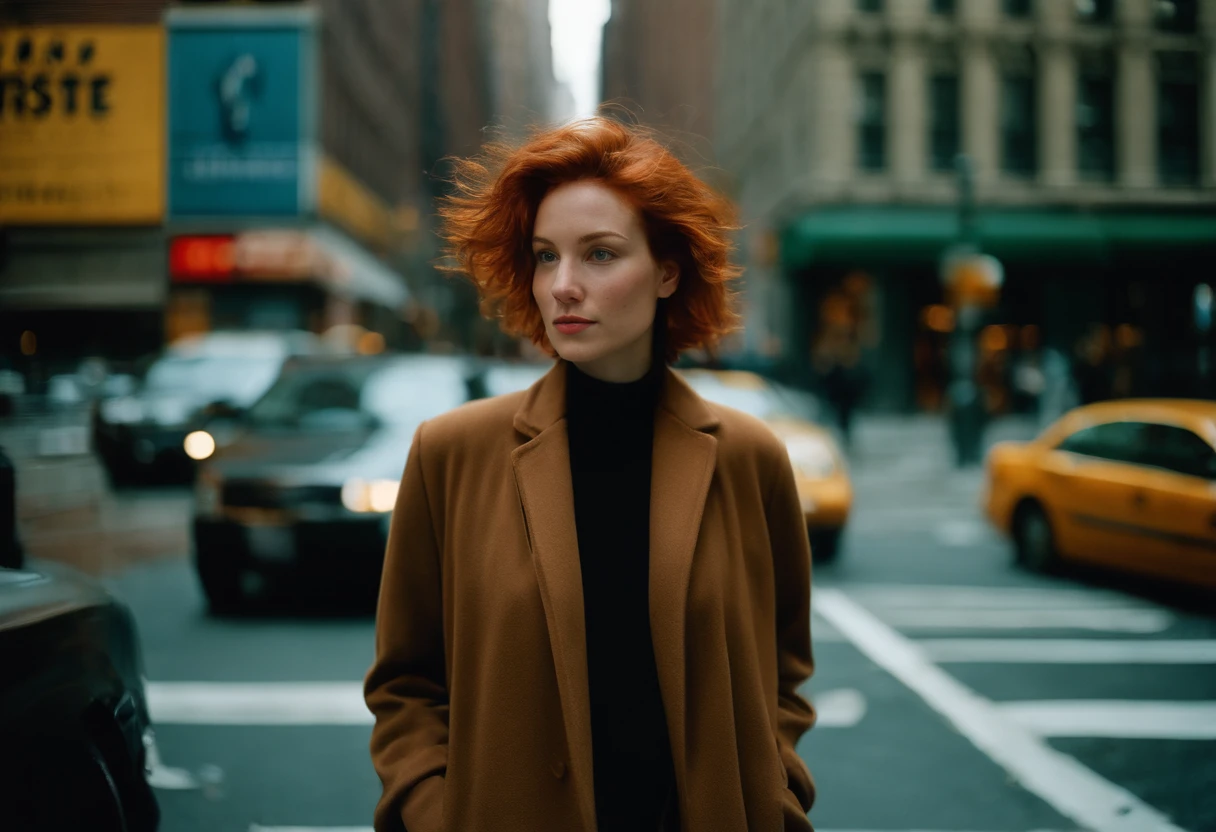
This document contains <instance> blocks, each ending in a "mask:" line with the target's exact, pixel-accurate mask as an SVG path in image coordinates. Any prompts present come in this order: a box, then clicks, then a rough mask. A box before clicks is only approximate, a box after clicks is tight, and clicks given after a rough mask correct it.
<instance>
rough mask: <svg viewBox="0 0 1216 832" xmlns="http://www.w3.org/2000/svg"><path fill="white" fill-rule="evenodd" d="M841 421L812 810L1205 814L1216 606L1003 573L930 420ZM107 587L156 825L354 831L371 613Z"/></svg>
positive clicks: (1003, 821)
mask: <svg viewBox="0 0 1216 832" xmlns="http://www.w3.org/2000/svg"><path fill="white" fill-rule="evenodd" d="M859 428H860V429H859V434H858V441H857V447H858V449H857V451H856V458H857V461H856V464H855V467H854V470H853V477H854V481H855V484H856V486H857V490H858V498H857V509H856V514H855V516H854V519H853V522H852V524H851V529H850V532H849V536H848V539H847V544H846V546H845V548H844V551H843V553H842V556H841V560H840V562H839V563H837V564H835V565H833V566H830V567H823V568H820V569H819V570H818V572H817V574H816V584H815V586H816V594H815V618H814V621H813V625H812V626H813V632H814V637H815V644H816V660H817V664H818V668H817V671H816V675H815V677H814V678H813V680H812V681H811V683H810V685H809V686H808V690H807V693H808V694H809V695H810V697H811V698H812V699H813V700H815V702H816V703H817V705H818V707H819V710H820V721H819V724H818V726H817V727H816V728H815V729H814V730H813V731H811V732H810V733H809V734H808V735H807V736H806V737H805V738H804V739H803V742H802V744H801V745H800V747H799V751H800V753H801V754H802V755H803V757H804V759H806V760H807V762H808V764H809V765H810V767H811V770H812V771H813V772H814V774H815V776H816V779H817V782H818V786H819V797H818V801H817V803H816V806H815V808H814V811H813V812H812V816H811V817H812V820H813V821H814V823H815V826H816V828H817V829H819V830H892V832H895V830H914V829H915V830H976V831H977V832H1022V830H1026V831H1027V832H1028V831H1029V830H1073V829H1097V830H1107V829H1109V830H1116V829H1118V830H1123V829H1128V830H1131V829H1138V830H1139V829H1145V830H1147V829H1162V830H1171V829H1186V830H1192V831H1193V832H1197V831H1198V830H1210V829H1214V828H1216V793H1213V791H1212V789H1211V784H1212V783H1213V782H1216V618H1214V617H1212V616H1210V615H1208V616H1205V615H1201V614H1199V613H1197V612H1194V611H1188V610H1187V608H1186V606H1185V605H1184V604H1182V602H1178V603H1174V602H1171V601H1169V600H1168V599H1162V597H1161V596H1160V594H1158V595H1157V596H1155V599H1154V600H1149V599H1148V598H1145V597H1142V596H1140V595H1138V594H1131V593H1129V592H1128V591H1127V589H1126V588H1125V587H1124V588H1117V587H1112V586H1111V585H1109V582H1103V581H1101V580H1097V581H1095V579H1093V578H1091V577H1086V578H1084V579H1083V580H1079V579H1077V578H1076V577H1075V576H1074V577H1063V578H1043V577H1038V576H1033V575H1028V574H1026V573H1024V572H1021V571H1018V570H1015V569H1013V568H1012V567H1011V565H1010V558H1009V553H1008V549H1007V546H1006V544H1005V542H1004V541H1003V540H1001V539H999V538H998V537H996V536H995V534H994V533H992V532H991V531H990V530H988V529H987V528H986V526H985V525H984V524H983V523H982V522H981V520H980V517H979V513H978V511H977V510H976V508H975V505H976V500H977V497H978V493H979V483H980V475H979V473H978V472H975V471H972V472H964V473H958V472H953V471H950V470H949V469H948V468H946V467H945V466H944V463H943V462H942V460H944V459H946V458H947V454H946V452H945V450H946V449H945V447H944V441H945V440H944V431H943V429H942V427H941V424H940V422H937V421H935V420H932V419H922V420H889V421H883V420H877V419H869V420H863V421H862V423H861V424H860V426H859ZM1024 430H1025V428H1024V426H1021V425H1014V426H1013V427H1012V428H1011V429H1010V431H1011V433H1012V435H1019V433H1018V432H1019V431H1023V432H1024ZM171 494H172V496H173V497H174V498H175V499H177V500H178V501H179V502H180V503H182V504H183V505H182V510H184V504H185V503H186V501H188V499H189V496H188V492H186V491H185V490H179V491H177V492H171ZM126 499H130V500H133V501H137V502H138V501H140V500H149V499H157V500H161V501H164V500H165V499H166V495H165V493H164V492H160V493H159V494H156V493H154V492H138V493H136V494H135V495H134V496H132V497H130V498H126ZM107 583H108V584H109V586H110V587H111V588H112V590H113V591H115V592H116V593H117V594H118V595H120V596H121V597H122V598H124V599H125V600H126V601H127V602H128V603H130V604H131V606H132V607H133V609H134V610H135V613H136V616H137V618H138V621H139V625H140V631H141V635H142V638H143V643H144V650H145V658H146V662H147V673H148V677H149V680H150V695H151V700H152V707H153V717H154V720H155V722H156V724H157V742H158V750H159V757H160V761H159V765H158V767H157V770H156V773H155V778H154V782H155V784H156V785H157V786H158V796H159V798H160V802H161V806H162V810H163V816H164V821H163V824H162V829H164V830H165V832H182V831H184V830H200V831H201V830H207V832H224V831H225V830H232V831H233V832H246V830H270V829H274V830H286V829H297V830H298V829H310V830H311V829H317V830H338V829H346V830H356V829H368V828H369V827H370V817H371V809H372V806H373V805H374V803H375V800H376V798H377V795H378V793H379V784H378V781H377V780H376V777H375V774H374V773H373V771H372V769H371V766H370V763H369V760H368V752H367V741H368V736H369V731H370V717H369V716H368V715H367V713H366V711H365V710H364V708H363V704H362V700H361V695H360V680H361V678H362V676H363V673H364V671H365V670H366V669H367V667H368V664H369V662H370V660H371V656H372V636H373V624H372V620H371V618H370V616H349V615H346V616H344V615H338V614H334V613H322V614H315V613H309V612H308V611H293V610H287V611H267V612H264V613H261V614H257V615H253V616H250V617H246V618H241V619H214V618H211V617H209V616H207V615H206V613H205V610H204V605H203V601H202V596H201V593H200V592H199V589H198V587H197V584H196V582H195V578H194V575H193V572H192V570H191V568H190V565H189V559H188V557H187V554H186V553H184V552H183V553H181V555H180V556H174V557H166V558H161V559H158V560H153V561H147V560H145V561H141V562H140V563H137V564H135V565H133V566H131V567H130V568H127V569H125V570H123V571H121V572H118V573H116V574H113V575H112V576H111V577H110V578H108V579H107Z"/></svg>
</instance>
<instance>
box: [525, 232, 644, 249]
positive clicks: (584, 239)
mask: <svg viewBox="0 0 1216 832" xmlns="http://www.w3.org/2000/svg"><path fill="white" fill-rule="evenodd" d="M604 237H618V238H620V239H622V240H625V241H626V242H628V240H629V238H628V237H626V236H625V235H624V234H618V233H617V232H615V231H593V232H591V233H590V234H584V235H583V236H581V237H579V238H578V245H580V246H581V245H583V244H584V243H589V242H591V241H592V240H600V239H603V238H604ZM537 243H540V244H542V245H546V246H551V245H553V241H552V240H546V239H545V238H544V237H533V238H532V244H533V245H536V244H537Z"/></svg>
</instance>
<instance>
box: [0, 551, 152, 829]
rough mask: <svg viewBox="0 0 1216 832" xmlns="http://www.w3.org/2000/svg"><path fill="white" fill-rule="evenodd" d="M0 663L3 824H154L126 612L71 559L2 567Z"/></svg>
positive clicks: (138, 670)
mask: <svg viewBox="0 0 1216 832" xmlns="http://www.w3.org/2000/svg"><path fill="white" fill-rule="evenodd" d="M0 667H3V669H4V670H3V673H2V674H0V678H2V679H3V680H4V681H3V683H0V736H2V737H3V738H4V741H3V742H2V743H0V791H2V793H3V794H4V799H3V801H0V828H3V829H14V830H16V829H20V830H23V832H62V830H69V829H88V830H94V831H95V832H144V830H154V829H156V826H157V822H158V819H159V810H158V808H157V804H156V799H155V797H154V796H153V794H152V790H151V789H150V788H149V786H148V780H147V772H146V767H145V766H146V751H145V748H146V747H147V745H146V743H150V740H151V730H150V723H149V718H148V707H147V701H146V699H145V694H144V686H143V676H142V674H143V667H142V660H141V655H140V649H139V640H138V636H137V633H136V628H135V622H134V619H133V618H132V616H131V613H130V611H129V610H128V609H127V608H126V607H125V606H124V605H123V604H121V603H120V602H118V601H117V600H116V599H114V598H113V597H112V596H110V595H109V594H108V593H106V592H105V590H104V589H102V588H101V587H100V586H98V585H97V584H96V583H94V582H93V581H91V580H89V579H87V578H85V577H84V576H82V575H79V574H77V573H75V572H72V571H70V570H68V569H66V568H64V567H54V566H51V565H47V566H45V567H39V568H38V569H37V570H16V569H4V568H0Z"/></svg>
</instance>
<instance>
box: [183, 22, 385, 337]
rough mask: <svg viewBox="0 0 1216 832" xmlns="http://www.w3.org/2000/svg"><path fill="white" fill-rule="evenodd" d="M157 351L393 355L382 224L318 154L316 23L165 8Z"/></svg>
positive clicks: (373, 201) (343, 175)
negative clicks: (278, 340)
mask: <svg viewBox="0 0 1216 832" xmlns="http://www.w3.org/2000/svg"><path fill="white" fill-rule="evenodd" d="M167 22H168V28H169V90H170V102H171V106H170V109H169V175H168V185H169V237H170V240H169V256H168V259H167V264H168V269H167V274H168V285H169V289H168V292H169V300H168V304H167V309H166V319H165V327H166V334H167V336H168V337H169V338H174V337H178V336H180V335H183V334H187V333H189V332H195V331H200V330H208V329H216V328H259V329H264V328H271V329H308V330H312V331H314V332H318V333H322V332H325V331H327V330H329V329H330V328H332V327H334V326H345V325H358V326H362V327H365V328H368V329H372V330H373V331H376V332H378V333H380V335H382V336H383V337H384V339H385V341H386V342H387V343H389V344H390V345H402V344H403V341H404V340H405V339H406V338H407V336H408V326H407V324H406V323H405V317H406V312H407V308H408V301H409V292H408V291H407V289H406V285H405V282H404V280H403V278H402V277H401V275H399V274H397V273H396V272H395V271H393V270H392V269H391V268H390V267H389V266H387V265H386V264H385V262H384V260H383V255H385V254H386V253H388V251H389V250H390V249H391V246H392V242H393V240H392V237H393V219H392V216H393V215H392V212H391V211H390V209H389V208H388V206H386V205H385V204H384V203H383V202H382V201H381V200H380V199H378V198H377V197H376V196H375V195H374V194H372V193H371V192H370V190H369V189H368V188H366V187H365V186H364V185H363V184H362V183H360V182H358V181H356V180H355V179H354V178H353V177H351V176H350V174H349V173H347V172H346V171H345V170H344V169H343V168H342V167H341V166H340V165H339V164H337V162H336V161H335V160H333V159H331V158H330V157H328V156H327V155H326V154H325V152H324V150H323V149H322V147H321V146H320V141H319V136H318V130H317V124H316V113H317V109H318V101H317V95H318V92H317V84H316V80H315V79H316V75H317V43H316V39H317V28H318V25H319V20H318V15H317V11H316V9H314V8H311V7H300V6H292V7H284V8H267V7H247V8H233V7H222V8H218V9H217V8H174V9H172V10H171V11H170V12H169V14H168V17H167Z"/></svg>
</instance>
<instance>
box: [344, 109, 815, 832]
mask: <svg viewBox="0 0 1216 832" xmlns="http://www.w3.org/2000/svg"><path fill="white" fill-rule="evenodd" d="M455 170H456V174H455V185H456V189H455V192H454V195H453V196H451V197H450V198H448V199H447V200H446V201H445V204H444V207H443V208H442V210H441V216H442V221H443V224H442V229H441V231H442V233H443V235H444V238H445V240H446V241H447V243H448V253H449V254H450V255H451V257H452V261H451V262H452V263H454V264H455V265H454V266H453V268H456V269H459V270H461V271H462V272H463V273H464V274H466V275H468V276H469V277H470V278H471V279H472V281H473V282H474V284H475V285H476V287H477V289H478V290H479V292H480V295H481V298H482V301H483V308H484V309H485V310H486V311H487V312H489V313H490V314H493V315H494V316H496V317H497V318H498V320H499V321H500V323H501V325H502V326H503V327H504V329H505V330H507V331H508V332H510V333H513V334H517V335H522V336H524V337H526V338H528V339H530V340H531V341H532V342H533V343H535V344H536V345H538V346H539V347H541V348H542V349H544V350H545V351H546V352H547V353H548V354H550V355H552V356H554V357H555V358H556V359H557V360H556V362H555V364H554V366H553V368H552V369H551V370H550V371H549V372H548V373H547V374H546V375H545V376H544V377H543V378H542V379H541V380H540V381H538V382H537V383H536V384H534V385H533V386H532V387H531V388H530V389H529V390H527V391H526V392H521V393H515V394H509V395H505V396H500V397H497V398H492V399H487V400H483V401H478V402H474V403H472V404H469V405H465V406H463V407H461V408H458V409H457V410H455V411H452V412H449V413H448V414H446V415H444V416H441V417H438V418H436V419H432V420H430V421H428V422H426V423H424V424H423V425H422V426H421V427H419V428H418V431H417V433H416V434H415V436H414V441H413V445H412V447H411V449H410V453H409V458H408V461H407V462H406V465H405V473H404V476H403V478H402V481H401V486H400V490H399V492H398V497H397V504H396V508H395V510H394V513H393V518H392V524H391V529H390V532H389V542H388V548H387V553H386V557H385V564H384V573H383V578H382V583H381V589H380V602H379V610H378V613H377V622H376V654H375V661H374V664H373V666H372V668H371V670H370V671H369V673H368V676H367V679H366V684H365V695H366V699H367V704H368V707H369V709H370V710H371V711H372V713H373V714H374V715H375V727H374V729H373V731H372V740H371V754H372V761H373V763H374V765H375V768H376V770H377V772H378V774H379V776H380V779H381V781H382V783H383V786H384V789H383V795H382V797H381V799H380V802H379V805H378V806H377V808H376V812H375V826H376V829H377V830H380V832H385V831H386V830H400V829H403V828H404V829H408V830H409V832H440V830H446V831H447V832H480V831H481V830H496V832H512V831H513V830H518V832H536V830H562V832H575V831H577V832H595V831H596V830H599V832H615V830H630V832H636V831H637V830H656V832H657V831H658V830H697V831H698V832H700V831H701V830H723V832H727V831H729V832H739V831H740V830H765V832H768V830H809V829H810V824H809V822H808V820H807V817H806V814H807V811H808V810H809V808H810V806H811V802H812V800H813V798H814V785H813V781H812V780H811V777H810V774H809V772H808V771H807V769H806V767H805V765H804V764H803V762H802V761H801V759H800V758H799V756H798V755H797V753H796V752H795V744H796V743H797V741H798V739H799V737H800V736H801V735H802V734H803V733H804V732H805V731H806V730H807V729H808V728H810V726H811V724H812V723H813V722H814V712H813V710H812V709H811V707H810V705H809V704H808V703H807V702H806V701H805V700H804V699H803V698H802V697H801V696H800V695H799V693H798V689H799V687H800V686H801V685H802V684H803V683H804V682H805V681H806V680H807V678H808V677H809V676H810V674H811V672H812V667H813V665H812V657H811V639H810V622H809V615H810V580H811V575H810V551H809V548H808V544H807V533H806V527H805V523H804V520H803V515H802V510H801V507H800V505H799V500H798V494H797V491H796V489H795V486H794V480H793V475H792V472H791V469H790V463H789V458H788V455H787V453H786V450H785V448H784V446H783V444H782V443H781V441H780V440H779V439H777V438H776V437H775V436H774V435H773V433H772V432H771V431H770V430H769V429H768V428H767V427H765V426H764V425H763V424H762V423H761V422H759V421H757V420H755V419H753V418H751V417H749V416H746V415H744V414H743V413H740V412H738V411H736V410H732V409H730V408H726V407H722V406H719V405H716V404H710V403H708V402H706V401H704V400H702V399H701V398H700V397H699V396H698V395H697V394H696V393H694V392H693V391H692V389H691V388H690V387H689V386H688V385H687V384H686V383H685V382H684V381H682V380H681V379H680V378H679V377H678V376H677V375H675V374H674V373H673V372H672V371H671V370H670V369H669V365H670V364H671V363H672V362H673V361H674V360H675V358H676V357H677V356H678V355H679V354H680V353H681V352H682V351H683V350H686V349H691V348H694V347H698V346H710V345H712V344H713V343H714V342H715V341H716V339H717V338H718V337H719V336H721V335H722V334H724V333H725V332H727V331H729V330H730V329H732V328H733V327H734V326H735V325H736V322H737V320H738V317H737V315H736V314H735V313H734V312H733V311H731V309H730V301H731V290H730V284H731V281H732V280H733V279H734V278H735V277H736V276H737V275H738V273H739V270H738V269H737V268H735V267H734V266H732V265H731V264H730V262H729V259H728V255H729V250H730V243H729V235H730V233H731V231H732V227H733V226H732V221H733V217H732V213H731V211H730V207H729V204H728V203H727V202H726V201H725V200H724V199H722V198H721V197H719V196H717V195H716V194H715V193H714V192H713V191H711V190H710V189H709V188H707V187H706V186H705V185H704V184H703V183H702V182H701V181H699V180H698V179H697V178H696V177H695V176H694V175H693V174H692V172H691V171H689V170H688V168H686V167H685V166H684V165H683V164H681V163H680V162H679V161H677V160H676V158H675V157H674V156H673V155H672V154H671V153H670V152H669V151H667V150H666V149H665V148H664V147H663V146H662V144H660V143H659V142H658V141H656V140H655V139H654V138H652V137H651V136H649V135H648V134H647V133H645V132H644V131H642V130H641V129H639V128H634V127H629V126H625V125H622V124H620V123H618V122H615V121H611V120H607V119H603V118H591V119H585V120H581V121H576V122H573V123H571V124H568V125H566V126H563V127H558V128H552V129H549V130H545V131H541V132H538V133H536V134H534V135H533V136H532V137H531V138H530V139H529V140H527V141H526V143H524V144H523V145H522V146H520V147H518V148H511V147H506V146H501V145H490V146H488V147H487V148H486V149H485V151H484V152H483V155H482V156H481V157H479V158H477V159H475V160H466V161H462V162H459V163H458V164H457V166H456V168H455Z"/></svg>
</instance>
